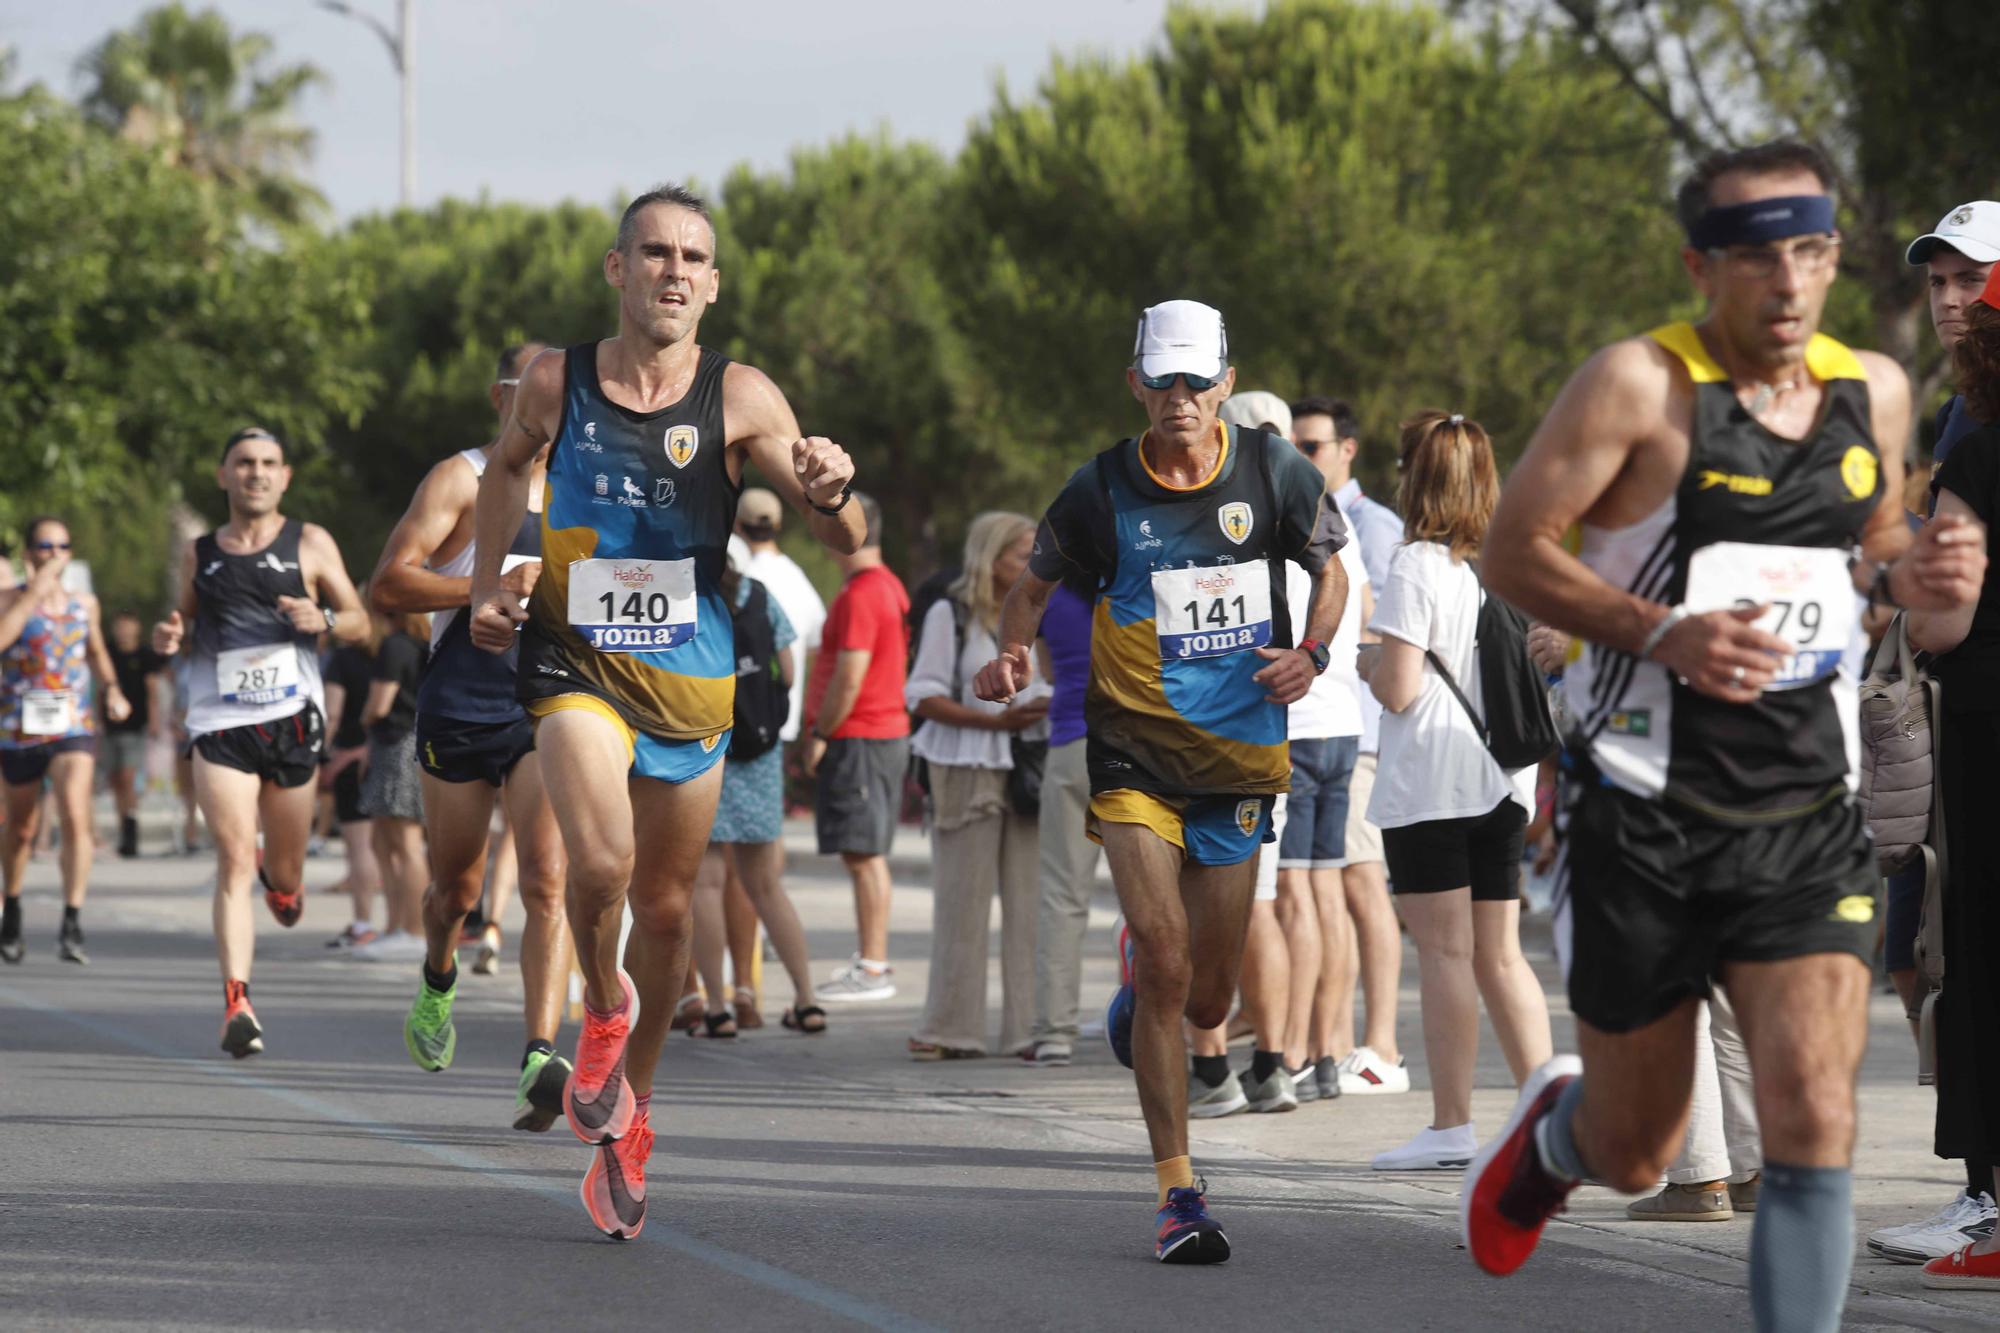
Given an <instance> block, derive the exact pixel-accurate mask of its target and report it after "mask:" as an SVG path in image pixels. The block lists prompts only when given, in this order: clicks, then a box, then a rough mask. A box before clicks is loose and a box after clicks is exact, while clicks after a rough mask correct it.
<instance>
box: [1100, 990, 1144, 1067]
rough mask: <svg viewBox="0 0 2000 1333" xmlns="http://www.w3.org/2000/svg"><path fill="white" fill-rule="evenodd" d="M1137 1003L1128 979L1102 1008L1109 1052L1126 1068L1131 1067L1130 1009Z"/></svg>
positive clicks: (1105, 1038)
mask: <svg viewBox="0 0 2000 1333" xmlns="http://www.w3.org/2000/svg"><path fill="white" fill-rule="evenodd" d="M1137 1004H1138V999H1137V995H1136V993H1135V992H1134V991H1133V989H1132V983H1131V982H1129V981H1128V982H1126V983H1125V984H1124V985H1122V986H1120V987H1119V988H1118V990H1117V993H1115V994H1114V995H1112V997H1111V1003H1110V1004H1109V1005H1107V1006H1105V1010H1104V1040H1106V1041H1107V1042H1109V1043H1111V1053H1112V1054H1113V1055H1115V1056H1117V1057H1118V1063H1119V1064H1121V1065H1124V1066H1125V1067H1126V1068H1127V1069H1130V1068H1131V1067H1132V1010H1133V1008H1134V1007H1135V1006H1136V1005H1137Z"/></svg>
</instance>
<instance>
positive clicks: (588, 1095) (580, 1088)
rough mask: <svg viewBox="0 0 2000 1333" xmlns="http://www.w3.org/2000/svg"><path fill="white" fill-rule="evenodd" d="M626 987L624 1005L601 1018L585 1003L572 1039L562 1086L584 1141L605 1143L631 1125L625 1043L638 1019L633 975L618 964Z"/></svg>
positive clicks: (566, 1106) (570, 1114)
mask: <svg viewBox="0 0 2000 1333" xmlns="http://www.w3.org/2000/svg"><path fill="white" fill-rule="evenodd" d="M618 984H619V985H621V986H623V987H624V988H625V1005H624V1007H623V1008H621V1009H620V1010H619V1011H618V1012H617V1013H614V1014H610V1015H607V1016H605V1017H601V1018H600V1017H599V1016H598V1015H597V1014H596V1013H594V1012H592V1011H591V1009H590V1007H589V1006H588V1005H585V1007H584V1010H583V1032H582V1034H581V1035H580V1036H578V1037H577V1039H576V1067H575V1068H574V1069H573V1070H571V1071H570V1075H569V1079H568V1081H567V1083H565V1085H564V1087H563V1112H564V1114H565V1115H566V1116H568V1118H569V1127H570V1129H572V1130H573V1131H575V1133H576V1136H577V1137H578V1138H580V1139H582V1140H583V1141H584V1142H585V1143H590V1144H600V1143H609V1142H611V1141H612V1140H613V1139H620V1138H623V1137H624V1136H625V1131H626V1130H628V1129H630V1128H631V1127H632V1109H633V1103H632V1085H631V1084H629V1083H627V1082H626V1081H625V1043H626V1042H627V1041H628V1040H629V1039H630V1038H631V1036H632V1025H633V1024H634V1023H636V1022H638V1021H639V991H638V988H637V987H635V986H634V985H633V984H632V978H631V977H629V976H627V975H626V974H625V969H624V968H622V967H621V968H619V969H618Z"/></svg>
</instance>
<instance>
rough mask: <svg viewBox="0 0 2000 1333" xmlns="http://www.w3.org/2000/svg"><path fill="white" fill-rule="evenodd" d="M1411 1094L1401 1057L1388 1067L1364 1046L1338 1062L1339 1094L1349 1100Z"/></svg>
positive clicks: (1407, 1069)
mask: <svg viewBox="0 0 2000 1333" xmlns="http://www.w3.org/2000/svg"><path fill="white" fill-rule="evenodd" d="M1409 1090H1410V1067H1409V1065H1408V1063H1407V1062H1405V1061H1404V1060H1403V1059H1402V1057H1400V1056H1399V1057H1397V1060H1396V1063H1395V1064H1393V1065H1392V1064H1390V1063H1389V1062H1388V1061H1387V1060H1384V1059H1383V1058H1382V1057H1381V1056H1379V1055H1377V1054H1375V1052H1374V1050H1372V1049H1371V1048H1369V1047H1367V1046H1356V1047H1355V1048H1354V1049H1353V1050H1351V1051H1349V1052H1348V1053H1347V1058H1346V1059H1345V1060H1342V1061H1341V1062H1340V1091H1341V1093H1342V1094H1343V1095H1346V1096H1351V1097H1379V1096H1383V1095H1385V1094H1387V1093H1392V1092H1408V1091H1409Z"/></svg>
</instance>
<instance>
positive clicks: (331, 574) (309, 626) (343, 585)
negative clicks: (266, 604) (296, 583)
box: [278, 523, 368, 643]
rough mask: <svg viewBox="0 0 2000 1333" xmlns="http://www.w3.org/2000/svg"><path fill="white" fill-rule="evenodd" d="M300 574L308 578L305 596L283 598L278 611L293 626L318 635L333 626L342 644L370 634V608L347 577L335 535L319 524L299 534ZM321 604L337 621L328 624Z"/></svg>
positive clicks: (345, 565) (309, 524) (335, 636)
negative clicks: (327, 607) (331, 611)
mask: <svg viewBox="0 0 2000 1333" xmlns="http://www.w3.org/2000/svg"><path fill="white" fill-rule="evenodd" d="M299 566H300V568H299V573H300V575H301V576H302V577H303V578H304V579H305V584H306V592H307V596H306V597H280V598H279V599H278V614H280V615H282V616H285V617H286V618H287V619H289V620H290V621H291V622H292V625H293V626H294V627H295V628H297V629H299V630H301V631H303V632H305V633H308V634H318V633H321V632H322V631H324V630H327V629H329V628H330V629H331V630H332V631H333V637H334V638H335V639H337V640H339V641H340V642H341V643H360V642H361V641H362V640H363V639H366V638H367V637H368V609H367V608H366V607H364V606H363V605H361V594H360V593H358V592H356V591H355V589H354V582H353V580H352V579H349V578H348V577H347V564H346V562H345V561H343V560H342V559H341V558H340V547H339V546H337V545H335V544H334V540H333V537H332V535H331V534H330V533H328V532H327V530H326V529H325V528H322V527H321V526H319V524H317V523H308V524H306V525H305V530H304V531H303V532H301V533H300V534H299ZM322 606H331V607H332V608H333V614H334V623H333V624H332V625H331V626H329V625H327V623H326V616H325V615H324V614H323V613H322V612H321V611H320V607H322Z"/></svg>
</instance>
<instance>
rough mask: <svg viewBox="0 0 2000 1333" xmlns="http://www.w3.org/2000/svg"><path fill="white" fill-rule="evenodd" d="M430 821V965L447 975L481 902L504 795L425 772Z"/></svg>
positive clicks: (426, 901) (426, 924) (426, 913)
mask: <svg viewBox="0 0 2000 1333" xmlns="http://www.w3.org/2000/svg"><path fill="white" fill-rule="evenodd" d="M423 787H424V823H425V824H426V825H427V826H428V827H429V830H430V887H429V888H427V889H425V890H424V895H423V909H422V910H423V929H424V961H425V965H426V966H428V967H429V968H430V970H431V971H432V972H435V973H437V974H438V975H439V976H444V975H447V974H449V973H450V972H452V971H453V970H454V969H455V968H456V967H457V966H458V964H457V961H456V960H457V957H458V931H459V927H460V926H461V925H463V924H464V922H465V915H466V913H468V912H470V911H471V910H472V909H473V908H474V907H476V906H477V905H478V904H479V891H480V888H481V886H482V883H483V881H484V879H485V873H486V841H487V839H486V829H487V825H488V824H490V823H491V822H492V820H493V805H494V802H495V800H496V799H497V798H498V797H499V793H498V792H497V791H495V790H494V789H493V788H492V787H489V786H487V785H486V784H485V783H484V782H446V781H445V780H444V779H442V778H439V777H436V776H433V775H432V774H430V773H428V772H427V773H425V774H423Z"/></svg>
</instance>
